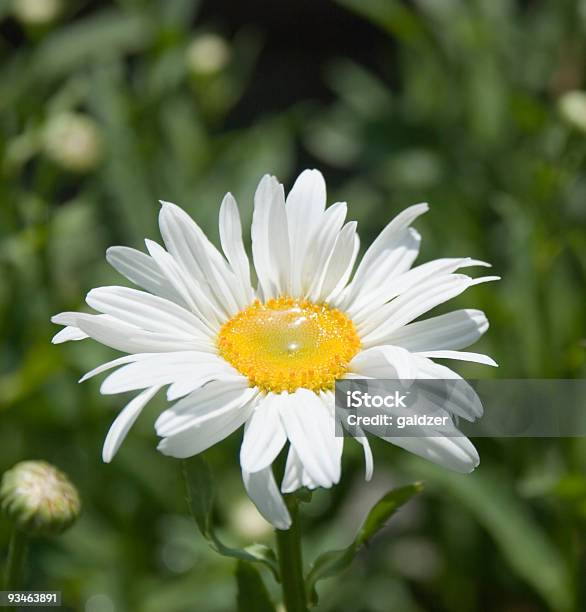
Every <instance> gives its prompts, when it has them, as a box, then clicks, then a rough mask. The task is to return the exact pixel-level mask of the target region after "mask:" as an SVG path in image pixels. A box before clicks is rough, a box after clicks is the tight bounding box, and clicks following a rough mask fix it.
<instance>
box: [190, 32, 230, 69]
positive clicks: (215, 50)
mask: <svg viewBox="0 0 586 612" xmlns="http://www.w3.org/2000/svg"><path fill="white" fill-rule="evenodd" d="M230 56H231V49H230V46H229V45H228V43H227V42H226V41H225V40H224V39H223V38H222V37H221V36H218V35H217V34H202V35H201V36H198V37H197V38H195V39H194V40H193V41H191V43H190V44H189V45H188V47H187V50H186V53H185V60H186V63H187V67H188V68H189V70H190V71H191V72H193V73H194V74H201V75H210V74H215V73H217V72H220V70H222V69H223V68H225V67H226V65H227V64H228V62H229V61H230Z"/></svg>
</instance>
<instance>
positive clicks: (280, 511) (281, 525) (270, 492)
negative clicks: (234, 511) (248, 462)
mask: <svg viewBox="0 0 586 612" xmlns="http://www.w3.org/2000/svg"><path fill="white" fill-rule="evenodd" d="M242 480H243V481H244V487H245V488H246V492H247V493H248V496H249V497H250V499H251V500H252V501H253V503H254V505H255V506H256V507H257V508H258V511H259V512H260V513H261V514H262V515H263V516H264V518H265V519H266V520H267V521H269V523H271V524H272V525H273V526H274V527H276V528H277V529H289V527H291V516H290V515H289V511H288V510H287V506H286V505H285V501H284V500H283V497H282V496H281V494H280V493H279V489H278V487H277V483H276V482H275V478H274V476H273V471H272V469H271V468H270V467H267V468H265V469H264V470H260V471H259V472H255V473H254V474H251V473H249V472H246V471H245V470H242Z"/></svg>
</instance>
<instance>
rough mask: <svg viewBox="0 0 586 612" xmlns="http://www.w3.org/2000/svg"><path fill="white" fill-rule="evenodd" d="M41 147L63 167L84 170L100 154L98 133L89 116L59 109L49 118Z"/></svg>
mask: <svg viewBox="0 0 586 612" xmlns="http://www.w3.org/2000/svg"><path fill="white" fill-rule="evenodd" d="M44 148H45V153H46V154H47V156H48V157H50V158H51V159H52V160H53V161H54V162H55V163H57V164H59V165H60V166H62V167H63V168H65V169H66V170H70V171H72V172H88V171H89V170H92V169H93V168H94V167H95V166H96V165H97V164H98V162H99V161H100V158H101V157H102V136H101V133H100V129H99V127H98V125H97V123H96V122H95V121H94V120H93V119H92V118H91V117H88V116H87V115H82V114H80V113H63V114H60V115H56V116H54V117H52V118H50V119H49V121H48V123H47V126H46V128H45V133H44Z"/></svg>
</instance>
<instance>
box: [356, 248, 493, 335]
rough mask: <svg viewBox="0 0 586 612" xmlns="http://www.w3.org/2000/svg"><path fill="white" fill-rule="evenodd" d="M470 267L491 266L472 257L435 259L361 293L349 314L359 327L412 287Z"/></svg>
mask: <svg viewBox="0 0 586 612" xmlns="http://www.w3.org/2000/svg"><path fill="white" fill-rule="evenodd" d="M470 266H489V264H487V263H485V262H483V261H477V260H475V259H470V257H460V258H444V259H435V260H433V261H429V262H427V263H424V264H421V265H420V266H417V267H415V268H413V269H411V270H409V271H407V272H405V273H404V274H401V275H400V276H398V277H396V278H393V282H386V281H385V280H384V279H383V280H382V281H381V282H379V283H378V286H377V287H374V288H373V289H372V290H370V291H361V292H360V293H359V295H358V296H357V297H356V299H355V300H354V302H353V303H352V304H351V306H350V307H349V308H348V314H349V315H350V316H351V317H352V320H353V321H354V322H355V324H357V325H358V324H360V323H361V322H363V321H364V320H366V319H367V318H368V317H370V316H371V315H372V314H373V313H374V312H376V311H377V310H378V309H379V308H380V307H381V306H382V305H383V304H385V303H386V302H388V301H389V300H391V299H393V298H395V297H397V296H398V295H401V294H402V293H405V291H407V290H408V289H410V288H411V287H414V286H415V285H418V284H419V283H422V282H423V281H425V280H428V279H430V278H432V277H437V276H441V275H446V274H451V273H452V272H455V271H456V270H458V269H459V268H467V267H470ZM489 267H490V266H489Z"/></svg>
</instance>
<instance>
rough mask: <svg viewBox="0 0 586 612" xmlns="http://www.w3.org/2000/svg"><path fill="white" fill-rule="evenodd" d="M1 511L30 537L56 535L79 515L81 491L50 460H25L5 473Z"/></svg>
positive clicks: (1, 491)
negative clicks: (79, 492)
mask: <svg viewBox="0 0 586 612" xmlns="http://www.w3.org/2000/svg"><path fill="white" fill-rule="evenodd" d="M0 508H1V509H2V512H3V513H4V514H5V515H6V517H7V518H8V519H9V520H10V521H12V523H13V524H14V526H15V527H16V528H17V529H19V530H20V531H22V532H24V533H26V534H27V535H55V534H58V533H61V532H62V531H65V529H67V528H68V527H69V526H70V525H72V524H73V523H74V522H75V520H76V519H77V517H78V516H79V512H80V508H81V503H80V500H79V494H78V492H77V489H76V488H75V487H74V486H73V484H71V482H70V480H69V479H68V478H67V476H66V475H65V474H64V473H63V472H61V471H60V470H58V469H57V468H55V467H53V466H52V465H51V464H49V463H47V462H46V461H22V462H21V463H17V464H16V465H15V466H14V467H13V468H12V469H11V470H8V471H7V472H5V473H4V475H3V477H2V482H1V484H0Z"/></svg>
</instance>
